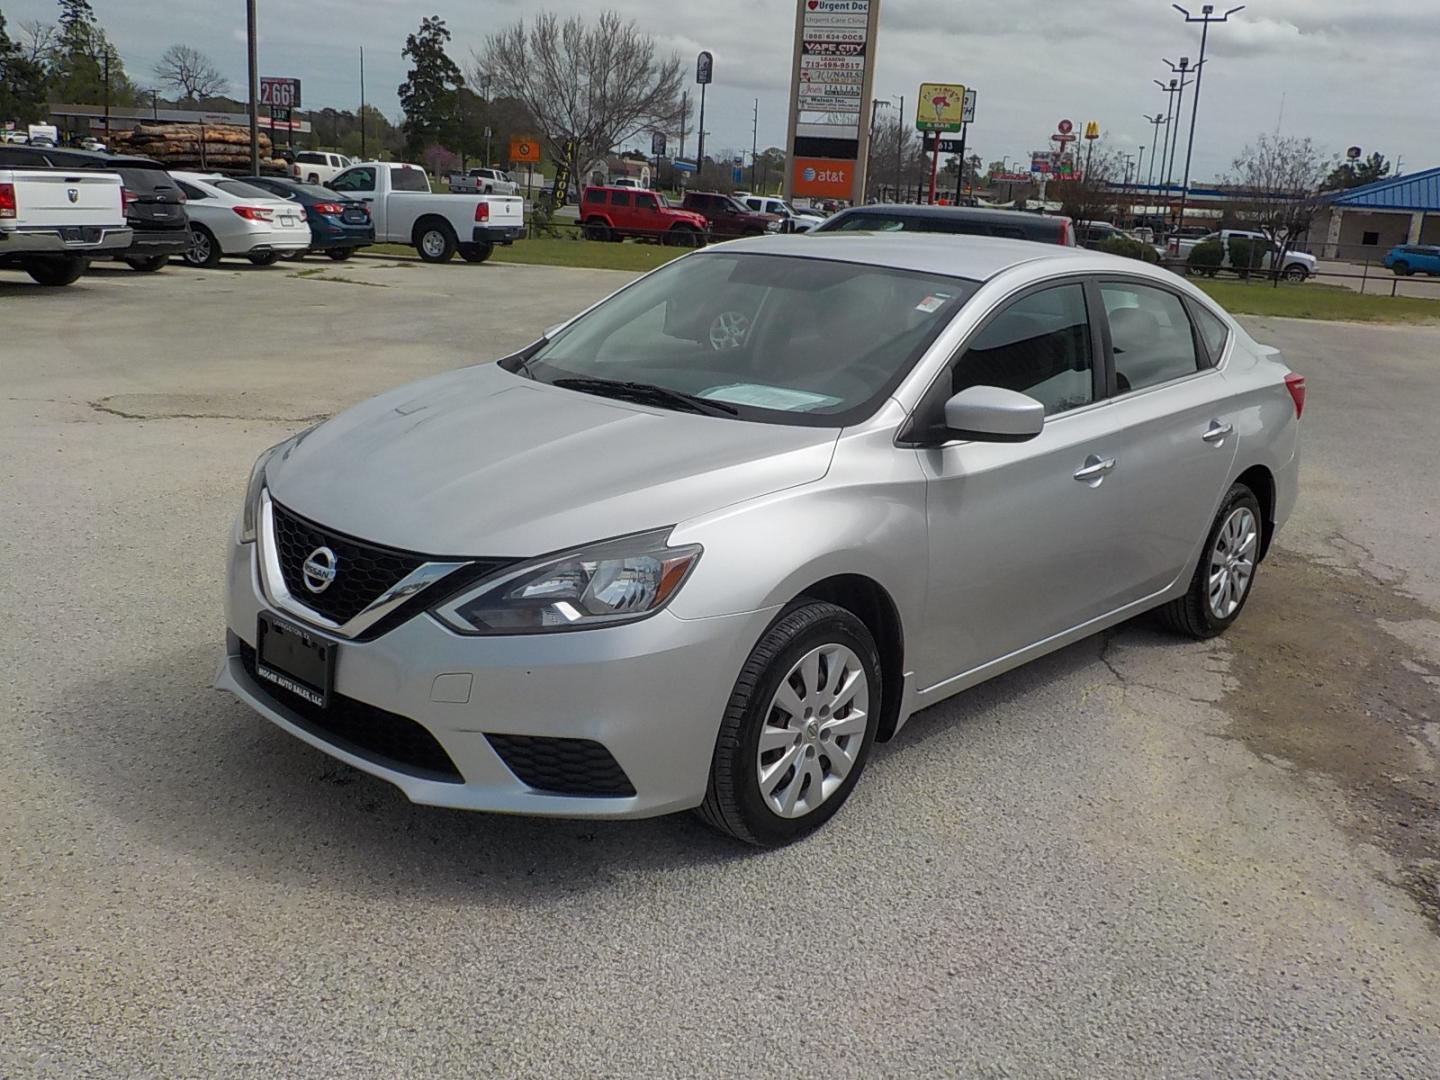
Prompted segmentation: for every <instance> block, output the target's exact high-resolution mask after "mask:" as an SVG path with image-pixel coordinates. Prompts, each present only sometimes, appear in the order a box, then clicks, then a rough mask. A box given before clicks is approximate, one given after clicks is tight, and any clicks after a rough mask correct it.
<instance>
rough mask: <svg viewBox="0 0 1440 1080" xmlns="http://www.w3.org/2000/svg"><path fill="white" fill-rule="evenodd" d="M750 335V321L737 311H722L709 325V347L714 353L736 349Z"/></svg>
mask: <svg viewBox="0 0 1440 1080" xmlns="http://www.w3.org/2000/svg"><path fill="white" fill-rule="evenodd" d="M749 333H750V319H749V318H748V317H747V316H746V315H745V314H743V313H742V312H739V311H722V312H721V313H720V314H719V315H716V316H715V321H714V322H712V323H711V324H710V347H711V348H712V349H714V350H715V351H716V352H724V351H726V350H727V349H738V348H740V346H742V345H744V344H745V337H746V335H748V334H749Z"/></svg>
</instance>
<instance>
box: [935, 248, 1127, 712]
mask: <svg viewBox="0 0 1440 1080" xmlns="http://www.w3.org/2000/svg"><path fill="white" fill-rule="evenodd" d="M1096 304H1098V299H1097V298H1096V297H1095V295H1094V291H1093V289H1092V288H1090V287H1088V286H1087V284H1086V282H1085V279H1084V278H1082V277H1075V278H1072V279H1070V280H1068V281H1064V282H1060V283H1051V284H1047V285H1044V286H1039V287H1032V288H1030V289H1028V290H1025V291H1023V292H1021V293H1019V294H1018V295H1017V296H1015V297H1012V298H1010V299H1009V300H1008V301H1007V302H1006V303H1004V304H1003V305H1001V306H1000V307H999V308H997V310H996V311H995V312H994V313H993V314H992V315H991V316H990V317H989V318H988V319H987V320H986V321H985V322H984V323H983V324H982V325H981V326H980V327H979V328H978V330H977V331H976V333H975V334H973V335H971V337H970V339H969V340H968V341H967V342H966V344H965V345H964V346H963V347H962V349H961V351H960V352H959V353H958V354H957V356H956V357H955V358H954V359H953V360H952V362H951V364H950V366H949V368H948V369H947V371H946V373H945V374H944V375H942V377H941V379H940V380H939V382H938V383H937V384H936V385H935V386H933V387H932V388H931V390H930V392H929V393H928V394H927V395H926V399H925V402H924V404H922V406H921V410H922V413H923V412H924V411H926V410H928V411H929V414H930V416H931V417H934V418H937V419H938V416H939V415H940V414H941V413H942V411H943V406H944V402H945V400H946V399H947V398H948V397H950V396H951V395H952V394H955V393H958V392H959V391H961V390H964V389H966V388H967V387H970V386H980V385H984V386H999V387H1003V388H1005V389H1008V390H1015V391H1019V392H1021V393H1025V394H1029V395H1030V396H1032V397H1034V398H1036V399H1037V400H1039V401H1040V402H1042V403H1043V404H1044V405H1045V411H1046V421H1045V427H1044V430H1043V431H1042V432H1041V433H1040V435H1039V436H1037V437H1036V438H1034V439H1031V440H1029V441H1027V442H1014V443H1006V442H968V441H951V442H949V443H946V444H944V445H941V446H938V447H930V448H922V449H921V450H919V454H920V459H921V463H922V467H923V468H924V470H925V474H926V480H927V482H926V514H927V518H928V522H929V535H930V555H929V582H930V588H929V600H928V604H929V607H928V610H927V614H926V620H925V633H924V635H923V640H922V641H921V642H920V643H919V648H918V654H919V655H918V660H917V674H918V675H919V677H920V679H921V680H922V681H921V685H922V686H931V685H934V684H936V683H939V682H943V681H946V680H947V679H950V678H953V677H955V676H957V675H961V674H963V673H965V672H969V671H973V670H975V669H976V668H979V667H982V666H984V665H986V664H988V663H990V662H991V661H995V660H999V659H1001V658H1002V657H1005V656H1008V655H1010V654H1012V653H1014V652H1017V651H1019V650H1022V649H1024V648H1026V647H1027V646H1030V645H1033V644H1036V643H1037V642H1041V641H1044V640H1046V639H1047V638H1050V637H1053V636H1055V635H1056V634H1060V633H1063V632H1064V631H1066V630H1068V629H1070V628H1072V627H1075V626H1078V625H1080V624H1083V623H1085V622H1088V621H1089V620H1091V619H1094V618H1096V617H1098V616H1100V615H1103V614H1105V613H1107V612H1109V611H1112V610H1114V608H1116V607H1118V606H1119V605H1120V602H1121V598H1122V597H1123V596H1124V595H1125V594H1126V593H1127V592H1128V591H1129V582H1128V580H1127V574H1126V570H1125V568H1124V567H1123V566H1118V565H1117V563H1116V558H1115V549H1116V543H1115V533H1116V522H1117V520H1118V518H1119V516H1120V515H1121V513H1122V511H1123V506H1124V492H1123V491H1122V490H1121V487H1120V478H1119V477H1118V476H1116V475H1114V474H1113V470H1115V468H1116V458H1117V455H1118V453H1119V446H1118V440H1117V439H1116V437H1115V435H1114V432H1113V427H1112V420H1111V418H1110V415H1109V414H1110V405H1109V403H1108V402H1107V401H1106V400H1105V380H1104V373H1103V369H1102V368H1101V366H1100V364H1099V363H1098V358H1099V356H1100V354H1101V348H1102V341H1101V337H1100V334H1099V331H1098V329H1097V323H1096V321H1095V318H1094V308H1095V305H1096Z"/></svg>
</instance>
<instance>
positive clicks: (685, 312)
mask: <svg viewBox="0 0 1440 1080" xmlns="http://www.w3.org/2000/svg"><path fill="white" fill-rule="evenodd" d="M976 288H978V285H977V284H976V283H975V282H972V281H967V280H964V279H961V278H953V277H945V276H941V275H936V274H922V273H916V272H912V271H907V270H892V269H888V268H882V267H874V266H865V265H861V264H856V263H845V262H832V261H829V260H825V259H814V258H794V257H784V256H774V255H755V254H719V253H716V254H706V255H693V256H690V257H687V258H684V259H680V260H678V261H676V262H674V263H671V264H670V265H669V266H666V267H664V268H663V269H661V270H659V271H657V272H655V273H654V274H651V275H650V276H649V277H646V278H645V279H643V280H641V281H639V282H637V283H636V284H635V285H633V286H631V287H630V288H628V289H626V290H624V291H623V292H620V293H618V294H616V295H615V296H613V297H611V298H610V299H609V300H607V301H605V302H604V303H603V304H601V305H600V306H599V307H598V308H596V309H595V310H594V311H592V312H590V313H589V314H588V315H586V316H585V317H583V318H581V319H579V320H577V321H576V322H574V323H572V324H571V325H570V326H568V327H566V328H565V329H564V330H562V331H560V332H559V333H557V335H556V336H555V337H554V338H553V339H552V340H550V341H547V342H544V343H543V344H542V345H541V346H540V347H539V348H538V349H537V350H535V351H534V352H532V353H530V354H529V355H528V356H524V357H521V358H516V359H514V360H511V361H507V362H506V367H507V368H508V369H509V370H513V371H519V372H522V373H524V374H528V375H530V376H531V377H532V378H535V379H537V380H539V381H541V382H549V383H559V384H561V385H567V380H574V379H583V380H596V379H601V380H607V381H608V382H611V383H626V384H631V389H632V390H633V389H634V384H642V385H643V386H644V387H649V388H653V387H660V388H662V390H664V391H667V392H673V393H678V394H679V395H688V396H690V397H691V398H695V399H700V401H701V402H702V403H711V404H714V403H718V404H720V405H723V406H725V407H726V408H725V410H724V411H725V412H727V413H733V414H734V415H737V416H739V417H740V418H741V419H747V420H762V421H767V422H770V423H783V424H811V425H822V426H832V427H839V426H842V425H844V424H847V423H853V422H855V421H856V420H859V419H862V418H864V417H865V416H868V415H870V414H871V413H872V412H874V410H875V408H876V407H877V406H878V405H879V403H880V401H881V400H882V399H883V398H884V397H885V396H886V395H887V394H889V393H890V391H891V390H893V389H894V387H895V386H896V385H897V384H898V383H899V382H900V380H901V379H902V378H904V376H905V375H906V373H907V372H908V371H909V370H910V368H911V367H912V366H913V365H914V363H915V361H916V360H917V359H918V358H919V356H920V354H921V353H922V352H923V351H924V349H925V348H926V347H927V346H928V345H929V344H930V342H931V341H932V340H934V337H935V335H936V334H938V333H939V332H940V330H941V329H942V328H943V327H944V325H945V324H946V323H947V322H948V321H949V320H950V318H951V317H952V316H953V315H954V313H955V311H956V310H957V309H958V308H959V307H960V305H961V304H963V303H964V302H965V300H967V299H968V298H969V297H970V296H971V295H972V294H973V293H974V291H975V290H976ZM569 385H574V384H573V383H570V384H569ZM576 388H577V389H586V390H591V391H593V392H597V393H603V392H605V390H606V389H607V388H606V387H604V386H596V385H593V384H592V385H589V386H576ZM612 396H618V395H612ZM672 396H673V395H672ZM682 404H683V402H682Z"/></svg>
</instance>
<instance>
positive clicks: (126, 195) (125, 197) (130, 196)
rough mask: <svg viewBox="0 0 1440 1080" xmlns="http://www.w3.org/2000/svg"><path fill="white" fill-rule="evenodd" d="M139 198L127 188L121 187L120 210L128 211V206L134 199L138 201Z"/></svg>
mask: <svg viewBox="0 0 1440 1080" xmlns="http://www.w3.org/2000/svg"><path fill="white" fill-rule="evenodd" d="M139 197H140V196H138V195H136V194H135V193H134V192H133V191H131V190H130V189H129V188H123V187H122V188H121V189H120V209H122V210H129V209H130V204H131V203H133V202H134V201H135V200H136V199H138V198H139Z"/></svg>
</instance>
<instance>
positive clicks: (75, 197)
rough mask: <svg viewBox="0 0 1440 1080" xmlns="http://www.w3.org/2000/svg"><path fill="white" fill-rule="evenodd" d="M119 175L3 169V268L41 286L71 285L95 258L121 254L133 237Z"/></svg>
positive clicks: (0, 264)
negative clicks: (18, 271) (21, 273)
mask: <svg viewBox="0 0 1440 1080" xmlns="http://www.w3.org/2000/svg"><path fill="white" fill-rule="evenodd" d="M122 190H123V189H122V188H121V181H120V177H119V175H118V174H116V173H110V172H98V171H91V170H85V169H21V168H5V167H4V166H3V165H0V267H11V266H14V267H19V268H20V269H21V270H24V271H25V272H26V273H27V274H29V275H30V276H31V277H32V278H34V279H35V280H36V281H38V282H39V283H40V284H41V285H69V284H70V283H71V282H72V281H74V280H75V279H76V278H78V277H79V276H80V275H81V274H83V273H84V272H85V268H86V267H87V266H89V265H90V257H91V256H92V255H117V254H119V253H120V252H122V251H125V250H126V249H127V248H129V247H130V241H131V240H132V238H133V233H132V230H131V229H130V226H128V225H126V224H125V207H124V195H123V194H122Z"/></svg>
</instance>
